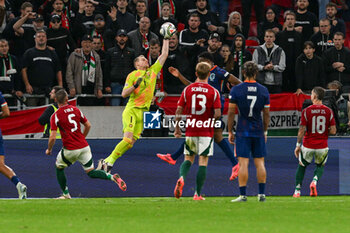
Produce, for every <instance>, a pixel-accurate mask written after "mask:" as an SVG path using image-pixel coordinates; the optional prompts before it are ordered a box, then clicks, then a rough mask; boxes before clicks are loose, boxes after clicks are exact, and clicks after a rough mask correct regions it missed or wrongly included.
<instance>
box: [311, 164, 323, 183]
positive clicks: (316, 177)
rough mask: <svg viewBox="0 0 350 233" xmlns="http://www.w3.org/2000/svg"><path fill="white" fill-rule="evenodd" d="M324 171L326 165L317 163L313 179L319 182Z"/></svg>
mask: <svg viewBox="0 0 350 233" xmlns="http://www.w3.org/2000/svg"><path fill="white" fill-rule="evenodd" d="M323 171H324V166H322V165H319V164H317V166H316V168H315V171H314V178H313V181H314V182H315V184H317V181H318V180H319V179H320V178H321V177H322V175H323Z"/></svg>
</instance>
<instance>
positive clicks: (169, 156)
mask: <svg viewBox="0 0 350 233" xmlns="http://www.w3.org/2000/svg"><path fill="white" fill-rule="evenodd" d="M157 157H158V158H160V159H161V160H163V161H165V162H167V163H169V164H171V165H175V163H176V160H173V158H171V154H166V155H164V154H157Z"/></svg>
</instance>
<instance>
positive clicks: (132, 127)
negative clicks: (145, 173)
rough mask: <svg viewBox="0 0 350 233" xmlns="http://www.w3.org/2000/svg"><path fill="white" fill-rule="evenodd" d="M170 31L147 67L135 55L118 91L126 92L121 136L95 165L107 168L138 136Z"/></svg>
mask: <svg viewBox="0 0 350 233" xmlns="http://www.w3.org/2000/svg"><path fill="white" fill-rule="evenodd" d="M174 33H175V32H174ZM172 35H173V34H171V35H167V36H166V37H164V40H163V48H162V53H161V55H160V56H159V57H158V60H157V61H156V62H155V63H154V64H153V65H152V66H151V67H149V63H148V60H147V59H146V58H145V57H144V56H143V55H141V56H138V57H137V58H136V59H135V61H134V65H135V68H136V70H135V71H133V72H131V73H130V74H129V75H128V77H127V79H126V82H125V86H124V89H123V91H122V96H123V98H126V97H129V96H130V97H129V100H128V103H127V105H126V107H125V110H124V112H123V131H124V137H123V140H122V141H120V142H119V143H118V145H117V146H116V147H115V149H114V150H113V151H112V153H111V154H110V155H109V156H108V157H107V158H105V159H104V160H103V159H100V160H99V163H98V166H97V169H103V170H105V171H106V172H110V171H111V170H112V167H113V164H114V163H115V161H116V160H117V159H118V158H119V157H121V156H122V155H123V154H124V153H125V152H126V151H128V150H129V149H131V148H132V147H133V145H134V144H135V142H136V140H137V139H139V138H140V135H141V133H142V130H143V113H144V112H145V111H148V110H149V107H150V105H151V102H152V98H153V94H154V90H155V86H156V81H157V75H158V73H159V72H160V70H161V69H162V67H163V65H164V63H165V61H166V59H167V57H168V52H169V38H170V37H171V36H172Z"/></svg>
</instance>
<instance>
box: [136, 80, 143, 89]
mask: <svg viewBox="0 0 350 233" xmlns="http://www.w3.org/2000/svg"><path fill="white" fill-rule="evenodd" d="M142 79H143V78H138V79H137V80H136V83H135V84H134V87H135V89H136V88H138V87H139V86H140V84H141V82H142Z"/></svg>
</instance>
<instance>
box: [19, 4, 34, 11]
mask: <svg viewBox="0 0 350 233" xmlns="http://www.w3.org/2000/svg"><path fill="white" fill-rule="evenodd" d="M27 7H31V8H32V9H33V5H32V4H31V3H30V2H24V3H22V5H21V10H25V9H26V8H27Z"/></svg>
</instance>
